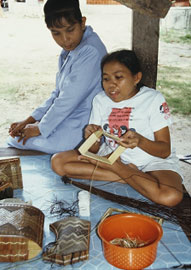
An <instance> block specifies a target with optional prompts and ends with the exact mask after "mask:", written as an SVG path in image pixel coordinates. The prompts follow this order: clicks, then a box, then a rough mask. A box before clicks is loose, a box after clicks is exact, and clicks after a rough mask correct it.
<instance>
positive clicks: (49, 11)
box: [44, 0, 82, 28]
mask: <svg viewBox="0 0 191 270" xmlns="http://www.w3.org/2000/svg"><path fill="white" fill-rule="evenodd" d="M44 15H45V22H46V25H47V27H48V28H50V27H58V28H59V27H62V26H63V23H62V19H63V18H64V19H65V20H66V21H67V22H68V23H69V24H75V23H80V24H81V23H82V14H81V11H80V6H79V1H78V0H47V2H46V4H45V5H44Z"/></svg>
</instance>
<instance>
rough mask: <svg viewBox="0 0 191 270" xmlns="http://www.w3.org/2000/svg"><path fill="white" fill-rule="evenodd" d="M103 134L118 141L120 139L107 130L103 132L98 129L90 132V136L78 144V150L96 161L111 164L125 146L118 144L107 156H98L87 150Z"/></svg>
mask: <svg viewBox="0 0 191 270" xmlns="http://www.w3.org/2000/svg"><path fill="white" fill-rule="evenodd" d="M102 135H105V136H106V137H109V138H112V139H113V140H115V141H119V140H120V139H119V138H118V137H117V136H114V135H111V134H109V133H107V132H104V131H102V130H98V131H96V132H94V133H92V134H91V136H90V137H89V138H88V139H87V140H86V141H85V142H84V143H83V144H82V145H81V146H80V148H79V149H78V151H79V152H80V153H81V154H82V155H83V156H86V157H90V158H93V159H95V160H97V161H101V162H104V163H107V164H110V165H112V164H113V163H114V162H115V161H116V159H118V157H119V156H120V155H121V154H122V153H123V152H124V151H125V149H126V148H125V147H123V146H121V145H119V146H118V147H117V149H116V150H115V151H114V152H113V153H112V154H111V155H110V156H109V158H106V157H102V156H98V155H96V154H94V153H91V152H89V151H88V150H89V149H90V148H91V146H92V145H93V144H94V143H95V142H96V141H97V140H98V139H99V138H100V137H101V136H102Z"/></svg>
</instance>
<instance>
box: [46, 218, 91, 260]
mask: <svg viewBox="0 0 191 270" xmlns="http://www.w3.org/2000/svg"><path fill="white" fill-rule="evenodd" d="M90 227H91V226H90V221H87V220H83V219H80V218H77V217H68V218H64V219H61V220H59V221H57V222H55V223H53V224H50V229H51V230H52V231H53V232H54V233H55V235H56V241H55V242H54V243H50V244H48V245H47V247H46V248H45V251H44V253H43V260H47V261H50V262H53V263H57V264H61V265H68V264H73V263H76V262H79V261H84V260H87V259H88V258H89V241H90Z"/></svg>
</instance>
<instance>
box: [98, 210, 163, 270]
mask: <svg viewBox="0 0 191 270" xmlns="http://www.w3.org/2000/svg"><path fill="white" fill-rule="evenodd" d="M162 234H163V231H162V227H161V226H160V224H158V223H157V222H156V221H155V220H154V219H152V218H150V217H147V216H144V215H140V214H132V213H129V214H118V215H113V216H110V217H108V218H106V219H104V220H103V221H102V222H101V223H100V224H99V226H98V235H99V237H100V238H101V240H102V245H103V251H104V257H105V259H106V260H107V261H108V262H109V263H110V264H112V265H113V266H115V267H118V268H120V269H128V270H136V269H139V270H140V269H143V268H145V267H147V266H149V265H151V264H152V263H153V262H154V260H155V258H156V253H157V246H158V242H159V241H160V239H161V237H162ZM127 235H128V236H129V237H130V238H132V239H141V240H142V241H144V242H145V243H148V244H146V245H145V246H143V247H137V248H125V247H120V246H116V245H113V244H111V243H110V241H111V240H113V239H115V238H127Z"/></svg>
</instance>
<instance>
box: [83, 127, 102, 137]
mask: <svg viewBox="0 0 191 270" xmlns="http://www.w3.org/2000/svg"><path fill="white" fill-rule="evenodd" d="M97 130H102V128H101V126H98V125H93V124H91V125H87V127H86V128H85V131H84V137H85V139H87V138H88V137H89V136H90V135H91V134H92V133H94V132H95V131H97Z"/></svg>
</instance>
